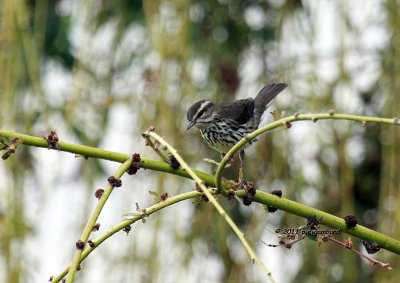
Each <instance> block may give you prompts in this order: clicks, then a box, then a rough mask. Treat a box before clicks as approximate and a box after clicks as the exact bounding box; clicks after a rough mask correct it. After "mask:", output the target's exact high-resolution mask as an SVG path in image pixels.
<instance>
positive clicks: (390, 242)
mask: <svg viewBox="0 0 400 283" xmlns="http://www.w3.org/2000/svg"><path fill="white" fill-rule="evenodd" d="M349 116H350V118H352V119H351V120H355V121H360V122H365V121H366V122H381V123H387V124H395V125H398V124H399V120H398V119H397V118H395V119H383V118H374V117H372V118H371V117H362V116H351V115H341V114H334V115H331V114H314V115H311V114H308V115H295V116H290V117H287V118H283V119H280V120H278V121H275V122H273V123H271V124H269V125H267V126H266V127H264V128H261V129H259V130H257V131H256V132H254V133H253V134H252V135H254V134H255V135H258V134H259V133H261V132H264V131H267V130H270V129H273V128H277V127H279V126H282V125H284V126H285V125H286V126H288V124H287V123H286V122H289V123H290V122H292V121H297V120H299V121H300V120H314V121H316V120H317V119H331V118H332V119H348V118H349ZM0 135H1V136H3V137H6V138H8V139H10V140H11V139H13V138H15V137H18V138H19V139H21V140H22V143H23V144H25V145H30V146H36V147H43V148H48V143H47V141H46V140H44V139H43V138H39V137H33V136H29V135H23V134H19V133H14V132H9V131H3V130H0ZM249 137H250V136H249ZM242 142H243V140H242V141H240V143H242ZM243 144H244V143H243ZM58 145H59V149H58V150H59V151H65V152H71V153H74V154H76V155H80V156H85V157H93V158H100V159H105V160H110V161H115V162H120V163H122V162H124V161H126V160H127V159H128V158H130V155H127V154H122V153H117V152H112V151H107V150H102V149H98V148H94V147H89V146H83V145H77V144H72V143H67V142H62V141H60V142H58ZM235 148H236V150H237V148H240V145H239V144H238V145H236V146H235V147H234V148H232V149H231V151H230V154H232V153H234V152H235V151H236V150H235ZM224 160H225V162H226V161H227V160H226V159H225V158H224V159H223V160H222V162H224ZM222 162H221V166H220V167H219V168H218V170H219V173H218V172H217V174H219V175H220V174H221V173H222V170H223V168H224V167H225V165H226V163H225V164H223V163H222ZM140 167H141V168H146V169H150V170H155V171H159V172H165V173H169V174H174V175H178V176H182V177H185V178H191V177H190V175H189V174H188V172H186V171H185V170H183V169H181V168H179V169H173V168H172V167H171V166H170V165H169V164H168V163H165V162H162V161H158V160H152V159H147V158H143V157H141V161H140ZM193 171H194V173H195V174H196V175H197V176H198V177H199V178H200V179H201V180H203V181H204V182H205V184H206V185H207V186H212V187H215V186H216V180H217V181H218V180H219V182H221V179H219V177H218V176H217V177H218V178H215V177H214V176H213V175H210V174H207V173H205V172H202V171H198V170H193ZM230 186H231V185H230V184H229V183H228V182H226V181H222V182H221V184H220V187H222V188H223V190H224V191H227V190H229V188H230ZM236 194H237V195H238V196H239V197H244V196H245V194H246V192H244V191H238V192H237V193H236ZM254 201H256V202H259V203H261V204H263V205H269V206H273V207H276V208H278V209H281V210H283V211H286V212H289V213H293V214H295V215H298V216H301V217H305V218H309V217H311V216H313V215H316V216H317V218H320V217H323V220H322V222H321V223H322V224H324V225H326V226H328V227H330V228H333V229H343V231H344V232H345V233H348V234H350V235H354V236H356V237H359V238H360V239H363V240H365V241H369V242H376V243H378V244H379V245H380V246H381V247H382V248H384V249H386V250H388V251H391V252H394V253H396V254H398V255H400V242H399V241H398V240H396V239H393V238H390V237H388V236H386V235H384V234H381V233H378V232H375V231H373V230H371V229H368V228H365V227H363V226H360V225H357V226H356V227H355V229H350V230H346V229H345V223H344V220H343V219H341V218H339V217H336V216H333V215H330V214H327V213H325V212H323V211H320V210H317V209H314V208H311V207H308V206H305V205H302V204H299V203H297V202H294V201H291V200H288V199H285V198H279V197H277V196H274V195H271V194H268V193H264V192H262V191H260V190H257V193H256V195H255V198H254Z"/></svg>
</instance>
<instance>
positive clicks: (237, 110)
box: [218, 97, 254, 125]
mask: <svg viewBox="0 0 400 283" xmlns="http://www.w3.org/2000/svg"><path fill="white" fill-rule="evenodd" d="M218 110H219V112H220V114H221V115H222V116H223V117H226V118H229V119H231V120H234V121H236V122H237V123H239V124H240V125H242V124H246V123H247V122H248V121H249V120H250V119H251V118H252V117H253V116H254V99H253V98H251V97H249V98H247V99H240V100H236V101H234V102H232V103H226V104H221V105H220V106H219V109H218Z"/></svg>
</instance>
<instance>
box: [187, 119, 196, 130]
mask: <svg viewBox="0 0 400 283" xmlns="http://www.w3.org/2000/svg"><path fill="white" fill-rule="evenodd" d="M195 124H196V121H194V120H193V121H190V122H189V125H188V126H187V128H186V131H189V130H190V128H191V127H193V126H194V125H195Z"/></svg>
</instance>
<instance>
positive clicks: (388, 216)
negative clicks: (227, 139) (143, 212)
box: [0, 0, 400, 283]
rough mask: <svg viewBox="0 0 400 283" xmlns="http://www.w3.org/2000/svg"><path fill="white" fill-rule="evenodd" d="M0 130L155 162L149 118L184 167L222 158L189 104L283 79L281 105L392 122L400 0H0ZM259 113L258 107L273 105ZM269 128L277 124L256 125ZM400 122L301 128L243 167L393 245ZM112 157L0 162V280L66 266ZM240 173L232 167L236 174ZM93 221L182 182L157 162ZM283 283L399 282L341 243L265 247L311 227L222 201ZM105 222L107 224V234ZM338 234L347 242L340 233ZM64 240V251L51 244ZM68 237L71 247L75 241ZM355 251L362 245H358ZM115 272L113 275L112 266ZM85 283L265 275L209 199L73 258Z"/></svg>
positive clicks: (399, 64)
mask: <svg viewBox="0 0 400 283" xmlns="http://www.w3.org/2000/svg"><path fill="white" fill-rule="evenodd" d="M0 7H1V8H0V117H1V119H0V123H1V128H2V129H6V130H13V131H18V132H22V133H26V134H31V135H38V136H41V135H43V134H44V133H45V132H46V131H47V130H49V129H55V130H56V131H57V132H58V134H59V136H60V138H61V139H63V140H67V141H72V142H77V143H80V144H85V145H90V146H96V147H102V148H106V149H110V150H115V151H122V152H126V153H131V152H140V153H141V155H142V156H146V157H152V158H156V155H155V154H154V153H152V152H151V150H150V149H149V148H146V147H144V145H143V141H142V140H141V137H140V133H141V132H143V131H144V130H146V129H147V128H148V127H149V126H155V127H156V129H157V130H158V132H160V133H161V134H162V135H163V136H164V137H165V138H166V139H167V140H168V141H169V142H171V143H172V144H173V145H175V146H176V148H177V149H178V150H179V152H180V153H181V154H182V155H183V156H184V157H185V158H186V159H187V160H188V161H190V164H192V165H193V167H195V168H200V169H202V170H205V171H208V172H213V170H215V168H213V166H212V165H210V164H207V163H205V162H204V161H203V158H206V157H207V158H213V159H216V160H217V159H218V154H217V153H216V152H213V151H212V150H210V149H209V148H207V146H206V145H204V143H203V141H202V140H201V137H200V135H199V133H197V132H196V131H192V132H189V133H188V132H185V127H186V110H187V108H188V107H189V106H190V105H191V104H192V103H193V102H195V101H197V100H200V99H203V98H208V99H213V100H215V101H232V100H234V99H237V98H244V97H248V96H255V95H256V93H257V92H258V90H259V89H260V88H261V87H262V86H263V85H264V84H267V83H270V82H278V81H282V82H287V83H288V84H289V88H288V90H286V91H285V93H283V94H282V95H280V97H279V98H278V99H277V101H276V102H275V103H274V106H273V109H280V110H281V111H283V112H282V115H290V114H293V113H295V112H326V111H328V110H329V109H335V110H336V111H337V112H345V113H349V114H359V115H373V116H382V117H394V116H399V109H400V98H399V95H398V93H400V80H399V78H400V72H399V71H400V51H399V50H400V16H399V13H398V11H400V1H398V0H380V1H361V0H358V1H355V0H354V1H312V0H304V1H296V0H279V1H278V0H268V1H258V0H248V1H239V0H218V1H214V0H203V1H196V0H191V1H184V0H172V1H167V0H165V1H161V0H158V1H104V0H102V1H71V0H61V1H48V0H36V1H33V0H32V1H23V0H14V1H8V0H7V1H6V0H0ZM267 116H269V115H267ZM267 119H269V120H271V117H267ZM399 151H400V131H399V129H398V128H395V127H391V126H387V125H377V124H376V125H367V126H366V127H362V126H361V125H358V124H355V123H349V122H340V121H320V122H317V123H316V124H312V123H306V122H304V123H303V122H302V123H296V124H294V125H293V127H292V128H291V129H290V130H276V131H274V132H273V133H271V134H269V135H266V136H263V137H262V138H261V139H260V141H259V142H258V143H257V144H256V145H255V146H253V147H252V148H249V149H248V150H247V160H246V165H245V170H246V171H245V176H246V178H247V179H248V180H252V181H255V182H256V183H257V186H258V188H259V189H261V190H265V191H270V190H272V189H281V190H283V193H284V196H285V197H287V198H290V199H293V200H296V201H300V202H303V203H305V204H308V205H311V206H313V207H316V208H318V209H321V210H324V211H326V212H329V213H332V214H335V215H338V216H344V215H346V214H355V215H356V216H357V217H358V220H359V223H360V224H362V225H365V226H367V227H370V228H372V229H378V230H379V231H380V232H383V233H385V234H387V235H390V236H392V237H395V238H396V237H398V235H400V233H399V232H400V231H399V219H400V216H399V212H398V211H399V209H398V203H399V201H400V190H399V183H400V175H399V174H398V172H397V171H398V166H399V164H400V152H399ZM116 168H117V165H116V164H109V162H102V161H97V160H88V161H84V160H80V159H77V158H73V157H71V155H68V154H64V153H57V152H52V151H45V150H43V149H31V148H27V147H22V148H20V149H19V150H18V153H17V154H16V155H15V156H12V158H9V159H8V160H7V161H6V162H1V164H0V194H1V195H0V196H1V198H0V265H1V268H0V270H1V274H0V281H1V282H15V283H17V282H43V281H45V280H46V278H47V276H48V277H49V276H50V275H51V274H55V273H56V272H58V271H59V270H61V268H62V267H64V266H65V265H66V264H67V263H68V262H69V261H70V259H71V258H72V253H73V250H74V242H75V241H76V239H77V238H78V237H79V235H80V231H81V230H82V227H83V225H84V223H85V222H86V219H87V217H88V215H89V213H90V211H91V209H92V208H93V206H94V202H95V200H94V197H93V193H94V191H95V190H96V187H99V186H100V187H101V186H104V184H105V180H106V177H107V176H108V175H110V174H112V172H113V171H114V170H115V169H116ZM236 174H237V166H233V167H231V168H230V169H229V170H226V177H227V178H234V177H235V176H236ZM124 187H125V189H122V190H118V191H115V192H114V195H113V197H112V198H111V199H110V200H109V203H108V204H107V207H106V209H105V211H104V215H103V216H102V218H101V219H100V222H101V224H102V228H101V231H103V232H104V231H105V230H102V229H107V227H111V226H112V225H113V224H115V223H117V222H118V221H119V220H120V219H121V215H122V214H124V213H126V212H129V211H133V210H134V203H135V202H139V203H140V205H141V207H145V206H146V205H148V204H151V203H152V201H153V200H152V197H151V195H150V194H149V193H148V190H149V189H151V190H158V191H160V192H164V191H166V192H168V193H169V194H170V195H174V194H177V193H179V192H184V191H188V190H191V189H193V183H192V182H190V181H188V180H181V179H180V178H177V177H174V176H168V175H165V174H161V173H157V172H149V171H146V172H142V171H141V172H140V174H138V175H137V176H135V177H134V178H131V179H126V180H125V179H124ZM221 202H222V203H223V205H224V207H225V208H226V209H227V211H228V212H229V213H230V214H231V215H232V217H233V218H234V220H235V221H236V223H238V224H239V225H240V227H241V229H242V230H243V231H244V232H245V233H246V235H247V237H248V239H249V240H250V241H251V243H252V244H253V246H255V247H256V248H257V251H258V253H259V254H260V255H261V258H262V259H263V261H264V263H265V264H266V265H267V266H268V267H269V268H270V269H271V270H272V273H273V274H274V275H275V276H276V277H277V278H278V280H279V281H280V282H395V281H396V282H397V279H398V278H399V276H400V275H399V274H398V272H399V271H398V270H399V268H398V266H397V265H396V264H397V263H398V262H399V261H398V256H395V255H393V254H390V253H388V252H386V251H381V252H380V253H378V255H377V257H378V258H379V259H381V260H384V261H388V262H390V263H391V264H392V266H393V267H394V270H393V271H391V272H390V273H389V272H387V271H386V270H383V269H382V268H379V267H371V266H370V265H369V264H368V263H367V262H366V261H364V260H361V259H360V258H359V257H356V256H355V255H354V254H352V253H350V252H349V251H346V250H341V249H339V248H338V247H337V246H333V245H329V244H326V245H323V246H322V247H319V248H317V245H316V243H315V242H311V241H304V242H302V243H300V244H298V245H297V246H295V247H293V248H292V249H291V250H288V251H286V250H283V249H279V248H275V249H273V248H268V247H266V246H265V245H263V244H262V243H261V240H264V241H266V242H269V243H276V242H277V237H276V236H277V235H276V234H275V233H274V230H275V228H278V227H298V226H300V225H303V224H304V223H305V220H304V219H299V218H298V217H295V216H292V215H288V214H286V213H283V212H281V211H279V212H277V213H275V214H267V213H266V212H264V211H263V208H262V207H261V206H259V205H252V206H251V207H243V206H242V205H240V204H238V203H234V202H228V201H225V200H221ZM101 231H100V232H101ZM341 237H342V238H341V239H342V240H344V239H346V236H345V235H342V236H341ZM60 243H63V244H61V245H60ZM68 245H69V246H68ZM354 245H355V247H357V248H359V249H361V250H363V247H361V246H360V244H359V241H358V240H356V239H354ZM111 271H112V272H111ZM78 281H80V282H263V281H264V279H263V275H262V274H261V273H260V271H259V270H258V267H257V266H255V267H254V266H252V265H251V264H249V260H248V258H247V255H246V254H245V252H244V250H243V247H242V246H241V245H240V243H239V242H238V240H237V239H236V238H235V236H234V235H233V233H232V232H231V231H230V230H229V228H228V225H226V223H225V222H224V221H223V220H222V219H221V218H220V217H219V216H218V215H217V213H216V212H215V210H214V209H213V207H211V206H210V205H207V204H202V205H195V204H192V203H189V202H188V203H185V204H179V205H177V206H176V207H174V208H169V209H167V210H165V211H162V212H161V213H159V214H158V215H154V216H152V217H151V218H150V219H149V220H148V221H147V223H146V224H144V225H142V224H138V225H135V226H134V229H133V230H132V232H131V234H130V235H129V237H128V238H126V237H125V236H124V235H118V236H116V237H114V238H112V239H110V240H109V242H108V243H105V244H104V245H103V246H101V247H100V248H99V249H98V250H97V251H96V252H95V253H94V254H93V255H92V256H91V257H90V258H88V259H87V260H86V261H85V263H84V264H83V269H82V271H81V272H80V273H79V274H78Z"/></svg>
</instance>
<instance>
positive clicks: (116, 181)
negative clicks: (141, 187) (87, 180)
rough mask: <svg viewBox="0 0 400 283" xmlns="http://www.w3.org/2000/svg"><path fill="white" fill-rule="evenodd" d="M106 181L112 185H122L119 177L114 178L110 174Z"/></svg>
mask: <svg viewBox="0 0 400 283" xmlns="http://www.w3.org/2000/svg"><path fill="white" fill-rule="evenodd" d="M107 181H108V183H109V184H110V185H111V186H113V187H117V188H118V187H121V186H122V181H121V179H119V178H115V176H110V177H108V179H107Z"/></svg>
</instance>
